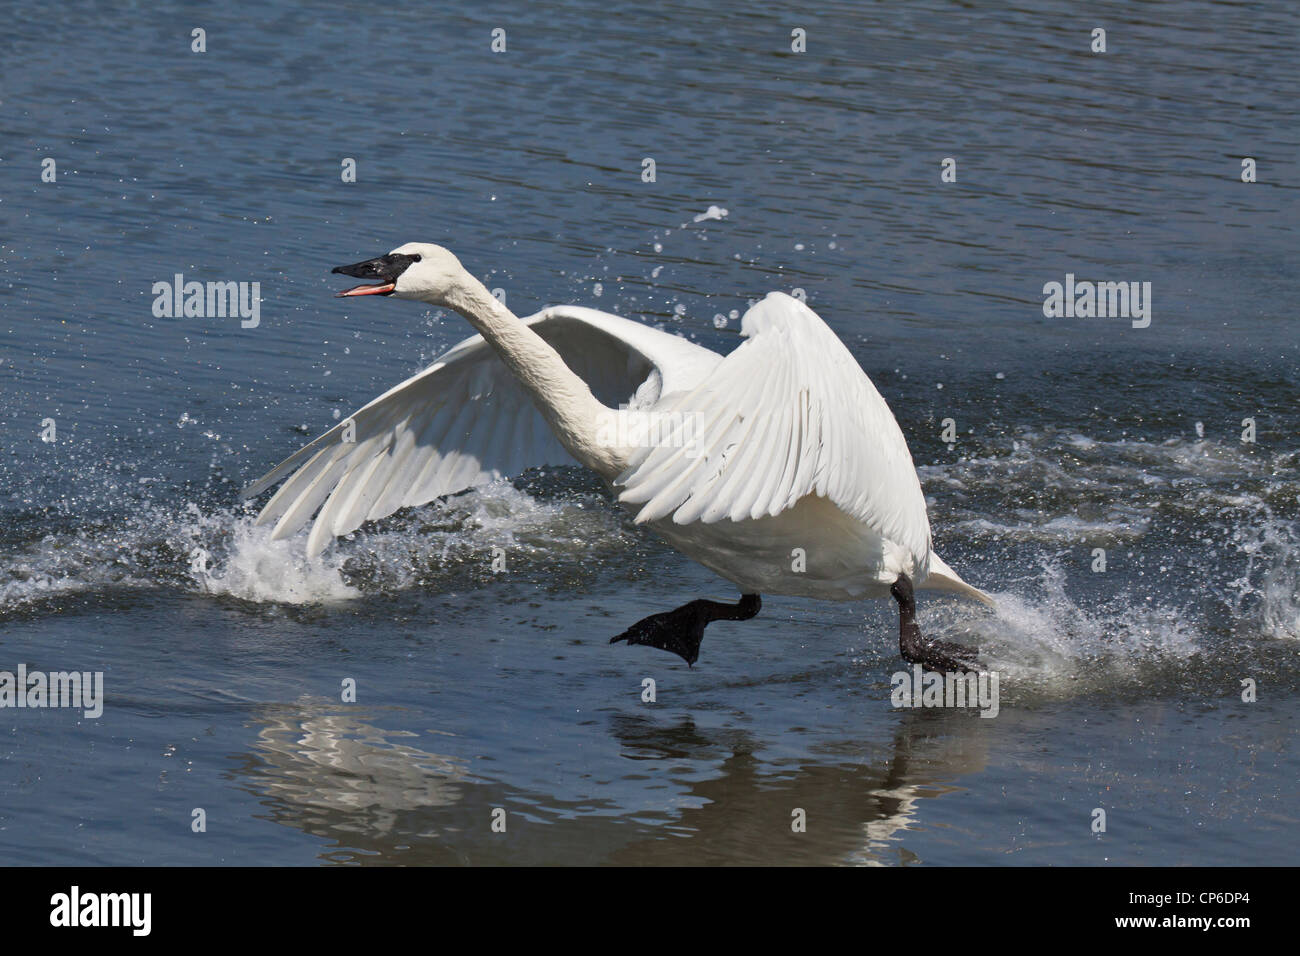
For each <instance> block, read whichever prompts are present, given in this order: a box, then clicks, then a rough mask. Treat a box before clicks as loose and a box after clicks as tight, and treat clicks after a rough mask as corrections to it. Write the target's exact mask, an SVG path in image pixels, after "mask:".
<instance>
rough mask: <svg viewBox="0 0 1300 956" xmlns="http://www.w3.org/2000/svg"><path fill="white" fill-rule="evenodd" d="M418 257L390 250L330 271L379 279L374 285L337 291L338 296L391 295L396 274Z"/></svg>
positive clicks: (362, 277)
mask: <svg viewBox="0 0 1300 956" xmlns="http://www.w3.org/2000/svg"><path fill="white" fill-rule="evenodd" d="M419 259H420V257H419V256H408V255H403V254H402V253H398V252H392V253H389V254H388V255H386V256H380V257H379V258H378V259H367V260H366V261H365V262H357V263H353V264H352V265H350V266H335V267H334V268H333V269H331V270H330V272H338V273H341V274H342V275H345V276H352V277H354V278H357V279H378V280H379V281H378V283H377V284H375V285H359V286H354V287H353V288H351V289H345V290H344V291H342V292H339V293H337V294H338V295H340V296H347V295H392V294H393V288H394V287H395V286H396V285H397V279H398V276H400V275H401V274H402V273H403V272H405V271H406V269H407V267H408V266H409V265H410V264H411V263H412V262H418V261H419Z"/></svg>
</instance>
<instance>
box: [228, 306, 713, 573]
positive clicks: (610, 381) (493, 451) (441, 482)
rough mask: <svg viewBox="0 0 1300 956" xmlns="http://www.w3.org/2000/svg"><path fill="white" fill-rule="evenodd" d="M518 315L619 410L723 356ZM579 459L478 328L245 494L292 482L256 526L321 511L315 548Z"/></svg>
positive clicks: (573, 320)
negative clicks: (415, 508)
mask: <svg viewBox="0 0 1300 956" xmlns="http://www.w3.org/2000/svg"><path fill="white" fill-rule="evenodd" d="M522 321H523V322H524V323H525V324H527V325H528V326H530V327H531V328H532V330H533V331H534V332H536V333H537V334H538V335H540V336H541V337H542V338H543V339H545V340H546V341H547V342H548V343H549V344H550V345H551V346H552V347H553V348H554V349H555V350H556V351H557V352H558V353H559V354H560V356H561V358H562V359H563V360H564V362H565V364H566V365H568V366H569V368H571V369H572V370H573V371H574V372H575V373H577V374H578V375H579V376H581V377H582V378H583V380H584V381H585V382H586V383H587V384H588V386H589V387H590V388H591V390H592V393H593V394H594V395H595V396H596V398H597V399H598V400H600V401H601V402H603V403H605V404H606V405H609V406H612V407H616V406H618V405H619V404H621V403H628V402H630V401H632V400H633V399H634V397H635V398H636V399H637V400H638V401H653V400H657V399H658V397H659V395H660V394H667V393H668V392H670V391H678V392H684V391H688V390H689V389H690V388H692V387H694V385H695V384H696V383H697V382H698V381H699V379H701V378H702V377H703V376H705V375H706V374H707V373H708V372H709V371H711V370H712V369H713V368H714V366H716V365H717V363H718V362H719V361H721V357H720V356H718V355H717V354H716V353H714V352H711V351H709V350H708V349H705V348H703V347H701V346H698V345H695V344H694V343H691V342H688V341H687V340H685V339H683V338H680V337H678V336H675V335H671V334H669V333H667V332H662V331H659V330H657V329H654V328H651V327H650V326H647V325H643V324H641V323H639V322H634V321H631V320H629V319H624V318H621V317H619V316H615V315H609V314H608V313H604V312H599V311H597V310H595V309H587V308H582V307H578V306H560V307H554V308H549V309H546V310H544V311H542V312H539V313H538V314H536V315H534V316H530V317H529V318H526V319H523V320H522ZM345 437H348V438H352V439H354V440H352V441H347V442H345V441H344V438H345ZM571 463H572V459H571V458H570V456H569V453H568V452H567V451H566V450H565V449H564V446H563V445H561V444H560V442H559V440H558V439H556V438H555V436H554V435H553V434H552V432H551V429H550V427H549V425H548V424H547V422H546V419H545V418H544V417H543V416H542V414H541V413H540V412H539V411H538V410H537V408H536V407H535V406H534V405H533V403H532V401H531V399H530V398H529V397H528V395H527V393H526V392H525V391H524V389H523V388H522V387H521V386H520V385H519V383H518V382H517V381H516V380H515V378H514V377H513V375H511V373H510V371H509V370H508V369H507V368H506V366H505V364H504V363H503V362H502V361H501V360H500V358H498V357H497V355H496V353H495V352H494V351H493V350H492V348H491V346H490V345H489V344H488V343H487V341H486V340H484V339H483V337H482V336H480V335H473V336H470V337H469V338H467V339H465V340H464V341H462V342H460V343H459V344H457V345H456V346H454V347H453V348H451V349H449V350H448V351H447V352H445V353H443V354H442V355H441V356H440V357H439V358H438V359H437V360H436V361H435V362H434V363H433V364H432V365H431V366H429V367H428V368H427V369H425V370H424V371H422V372H419V373H417V374H416V375H413V376H411V377H410V378H408V379H407V380H406V381H404V382H402V383H401V384H399V385H397V386H395V387H394V388H392V389H389V390H388V391H387V392H385V393H384V394H382V395H380V396H379V397H378V398H376V399H374V400H373V401H371V402H370V403H368V404H367V405H365V406H363V407H362V408H360V409H358V410H357V411H356V412H354V413H353V414H352V415H350V416H348V417H347V418H346V419H344V420H342V421H340V422H339V423H338V424H337V425H335V426H334V427H333V428H331V429H330V430H329V431H327V432H325V433H324V434H323V435H320V436H319V437H318V438H316V439H314V440H313V441H311V442H310V443H309V444H307V445H305V446H303V447H302V448H301V449H299V450H298V451H297V452H295V453H294V454H292V455H290V456H289V457H288V458H286V459H285V460H284V461H282V462H281V463H280V464H278V465H276V467H275V468H273V469H271V471H269V472H268V473H267V474H265V475H264V476H262V477H261V478H259V479H258V480H257V481H255V482H253V483H252V484H251V485H249V486H248V487H247V488H246V489H245V490H244V497H247V498H251V497H255V496H256V495H259V494H261V493H262V492H264V491H266V490H268V489H269V488H271V487H272V486H274V485H275V484H277V483H278V482H280V481H282V480H284V479H286V478H287V479H288V480H287V481H285V482H284V485H283V486H282V487H281V488H280V490H279V491H278V492H277V493H276V494H275V495H274V496H273V497H272V498H271V499H270V501H268V502H267V504H266V506H265V507H264V508H263V509H262V511H261V513H260V514H259V516H258V519H257V523H258V524H274V529H273V532H272V536H273V537H274V538H277V539H278V538H286V537H289V536H290V535H292V534H294V533H295V532H297V531H298V530H299V529H300V528H302V527H303V526H304V525H305V524H307V523H308V522H309V521H311V519H312V516H313V515H315V516H316V517H315V522H314V524H313V526H312V530H311V534H310V535H309V536H308V543H307V550H308V553H309V554H312V555H315V554H318V553H320V552H321V551H322V550H324V548H325V547H326V545H328V543H329V542H330V540H332V539H333V538H334V537H336V536H338V535H343V534H348V533H350V532H352V531H355V530H356V529H357V528H358V527H360V526H361V525H362V524H363V523H364V522H366V521H370V520H375V519H378V518H382V517H385V516H387V515H390V514H392V513H393V512H394V511H396V510H398V509H399V508H402V507H406V506H411V505H418V504H424V503H425V502H428V501H432V500H433V499H435V498H438V497H441V496H443V495H448V494H454V493H456V492H459V491H464V490H465V489H467V488H471V487H475V486H478V485H482V484H486V483H488V482H490V481H494V480H496V479H499V478H505V477H513V476H516V475H518V474H520V473H522V472H523V471H525V470H527V469H528V468H531V467H540V466H545V465H564V464H571Z"/></svg>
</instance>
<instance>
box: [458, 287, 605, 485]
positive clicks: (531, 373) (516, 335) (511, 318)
mask: <svg viewBox="0 0 1300 956" xmlns="http://www.w3.org/2000/svg"><path fill="white" fill-rule="evenodd" d="M434 304H435V305H446V306H447V307H449V308H451V309H454V310H455V311H456V312H458V313H460V314H461V315H463V316H464V317H465V318H466V319H467V320H468V321H469V324H470V325H472V326H473V327H474V329H475V330H476V331H477V332H478V333H479V334H480V335H481V336H483V338H484V339H485V340H486V341H487V342H488V344H489V345H490V346H492V348H493V349H494V350H495V351H496V353H497V355H498V356H499V357H500V359H501V361H502V362H504V363H505V365H506V368H508V369H509V370H510V372H511V374H512V375H513V376H514V377H515V379H516V380H517V381H518V382H519V384H520V385H522V386H523V388H524V391H525V392H527V393H528V396H529V398H530V399H532V402H533V404H534V405H535V406H536V407H537V409H538V410H539V411H540V412H541V413H542V415H543V417H544V418H545V419H546V421H547V423H548V424H549V425H550V427H551V430H552V431H553V432H554V433H555V436H556V437H557V438H558V439H559V440H560V443H561V444H562V445H564V447H565V448H566V449H567V450H568V452H569V454H571V455H573V457H574V458H576V459H577V460H578V461H579V462H580V463H581V464H583V465H586V466H587V467H588V468H591V469H592V470H593V471H595V472H597V473H598V474H600V475H602V476H604V477H605V478H606V479H609V480H612V479H613V478H614V476H616V475H618V474H619V473H620V472H621V471H622V470H623V468H624V467H625V462H623V461H622V460H621V458H622V456H621V453H620V450H619V449H617V448H615V447H613V446H611V445H610V443H609V442H602V441H600V440H599V438H598V436H600V435H601V434H608V432H606V431H604V430H603V429H602V423H603V422H604V421H605V418H606V416H608V415H610V414H612V411H613V410H612V409H609V408H606V407H605V406H604V405H602V404H601V403H600V402H599V401H597V400H596V397H595V396H594V395H593V394H592V393H591V389H590V388H589V387H588V385H587V383H586V382H584V381H583V380H582V378H581V377H580V376H578V375H577V374H575V373H574V372H573V370H572V369H570V368H569V367H568V366H567V365H566V364H564V359H562V358H561V357H560V353H558V352H557V351H555V349H553V348H552V347H551V346H550V344H549V343H548V342H547V341H546V340H545V339H543V338H542V337H541V336H540V335H538V334H537V333H536V332H534V331H533V330H532V329H530V328H529V327H528V326H527V325H525V324H524V323H523V322H522V321H521V320H520V319H519V318H518V316H516V315H515V314H514V313H512V312H511V311H510V310H509V309H507V308H506V307H505V304H504V303H502V302H501V301H500V300H499V299H497V298H496V297H495V296H493V295H492V294H491V293H490V292H488V290H487V288H486V287H485V286H484V285H483V283H481V282H479V280H478V279H476V278H475V277H474V276H472V275H470V274H469V273H468V272H466V273H465V274H464V275H463V276H462V277H461V280H460V281H459V282H457V283H455V284H454V285H453V286H452V287H451V288H450V289H449V290H448V292H447V293H446V296H445V298H444V299H443V301H441V302H436V303H434Z"/></svg>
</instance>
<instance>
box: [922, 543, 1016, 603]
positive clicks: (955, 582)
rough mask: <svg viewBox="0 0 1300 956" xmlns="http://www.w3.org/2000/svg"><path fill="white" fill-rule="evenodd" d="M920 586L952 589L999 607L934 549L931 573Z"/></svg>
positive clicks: (928, 588)
mask: <svg viewBox="0 0 1300 956" xmlns="http://www.w3.org/2000/svg"><path fill="white" fill-rule="evenodd" d="M917 586H918V587H920V588H922V589H926V590H930V591H952V592H953V593H955V594H961V595H963V596H965V597H968V598H974V599H975V600H976V601H979V602H981V603H983V604H987V605H988V606H989V607H997V604H996V603H995V602H994V600H993V598H991V597H989V596H988V595H987V594H985V593H984V592H983V591H981V590H980V589H979V588H976V587H971V586H970V585H969V584H967V583H966V582H965V581H963V580H962V579H961V575H959V574H958V573H957V572H956V571H954V570H953V569H952V568H950V567H948V565H947V564H946V563H945V562H944V560H943V558H941V557H939V556H938V555H937V554H935V553H934V552H933V551H931V552H930V573H929V574H928V575H926V578H925V580H924V581H923V582H922V583H921V584H919V585H917Z"/></svg>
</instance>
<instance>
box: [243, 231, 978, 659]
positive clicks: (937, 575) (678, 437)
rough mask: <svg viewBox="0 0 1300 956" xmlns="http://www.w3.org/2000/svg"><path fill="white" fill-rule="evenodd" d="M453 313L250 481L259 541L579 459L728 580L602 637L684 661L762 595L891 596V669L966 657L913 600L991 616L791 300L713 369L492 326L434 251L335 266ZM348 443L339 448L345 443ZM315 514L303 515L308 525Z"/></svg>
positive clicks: (872, 412)
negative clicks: (401, 361) (365, 393)
mask: <svg viewBox="0 0 1300 956" xmlns="http://www.w3.org/2000/svg"><path fill="white" fill-rule="evenodd" d="M333 271H334V272H339V273H343V274H344V275H349V276H354V277H357V278H366V279H375V280H378V281H377V282H376V283H375V284H373V285H361V286H357V287H355V288H351V289H348V290H347V291H345V292H340V293H339V295H341V296H360V295H391V296H396V297H397V298H401V299H416V300H418V301H422V302H427V303H429V304H430V305H435V306H444V307H449V308H451V309H454V310H455V311H457V312H459V313H460V314H461V315H463V316H464V317H465V318H466V319H468V320H469V322H470V324H471V325H472V326H474V328H475V329H477V330H478V333H479V334H478V335H475V336H473V337H471V338H468V339H466V340H465V341H463V342H461V343H460V344H459V345H457V346H455V347H454V348H452V349H451V350H450V351H448V352H446V353H445V354H444V355H443V356H442V357H441V358H439V359H438V360H437V361H436V362H435V363H434V364H433V365H432V366H430V367H429V368H427V369H425V370H424V371H423V372H420V373H419V374H418V375H415V376H413V377H411V378H409V379H407V380H406V381H405V382H403V383H402V384H400V385H398V386H397V387H396V388H393V389H391V390H390V391H388V392H386V393H385V394H383V395H381V396H379V397H378V398H376V399H375V400H374V401H372V402H370V404H368V405H366V406H365V407H364V408H362V409H361V410H359V411H358V412H356V413H355V414H353V415H352V416H350V417H349V418H347V419H344V420H343V421H342V422H340V423H339V424H338V425H336V426H334V427H333V428H332V429H330V430H329V431H328V432H326V433H325V434H323V435H321V436H320V437H319V438H317V439H316V440H315V441H313V442H311V443H310V444H309V445H307V446H305V447H304V448H302V449H301V450H299V451H298V452H296V453H295V454H293V455H292V456H290V457H289V458H287V459H286V460H285V461H283V462H281V463H280V464H279V465H278V466H276V467H275V468H274V469H273V470H272V471H271V472H270V473H268V474H267V475H265V476H264V477H263V478H261V479H260V480H258V481H257V482H255V483H254V484H252V485H251V486H249V487H248V488H247V489H246V490H245V495H246V496H250V497H251V496H253V495H257V494H259V493H261V492H262V491H264V490H266V489H267V488H269V487H271V486H272V485H274V484H275V483H276V482H278V481H280V480H281V479H282V478H284V477H285V476H286V475H289V474H290V473H292V477H290V478H289V480H288V481H286V482H285V483H284V485H283V487H281V488H280V490H279V491H278V492H277V493H276V494H275V496H274V497H272V498H271V500H270V501H269V502H268V503H267V505H266V507H265V508H264V509H263V510H262V512H261V515H260V516H259V518H258V522H259V523H260V524H265V523H270V522H274V524H275V527H274V530H273V534H272V536H273V537H274V538H284V537H287V536H288V535H291V534H293V533H294V532H295V531H297V530H298V529H299V528H301V527H302V526H303V525H304V524H306V523H307V522H308V521H309V520H310V519H311V517H312V515H313V514H315V515H316V520H315V523H314V524H313V526H312V529H311V533H310V535H309V536H308V539H307V549H308V552H309V553H310V554H312V555H315V554H318V553H319V552H320V551H321V550H322V549H323V548H324V547H325V546H326V545H327V544H328V543H329V542H330V541H331V540H332V539H333V538H334V537H335V536H336V535H342V534H347V533H349V532H351V531H353V530H355V529H356V528H357V527H359V526H360V525H361V524H362V523H363V522H365V521H368V520H372V519H376V518H382V517H384V516H385V515H389V514H392V513H393V512H394V511H396V510H397V509H399V508H403V507H406V506H409V505H418V504H422V503H424V502H427V501H430V500H432V499H434V498H437V497H439V496H440V495H447V494H451V493H454V492H458V491H462V490H464V489H466V488H470V487H473V486H475V485H478V484H482V483H485V482H488V481H490V480H494V479H497V478H500V477H509V476H514V475H518V474H519V473H521V472H522V471H523V470H525V469H526V468H528V467H531V466H541V465H561V464H567V463H571V462H572V461H573V460H575V459H576V460H577V461H578V462H580V463H581V464H583V465H586V466H587V467H588V468H590V469H592V470H593V471H595V472H596V473H597V474H599V475H600V476H601V477H602V478H604V479H605V481H606V482H608V483H609V485H610V486H611V488H612V489H613V490H614V492H615V493H616V494H617V497H618V500H619V501H620V502H621V503H622V504H623V505H625V506H626V507H628V508H629V509H630V510H632V511H633V512H635V515H636V518H635V520H636V521H637V523H639V524H645V525H648V526H649V527H650V528H651V529H653V530H654V531H655V532H657V533H658V534H659V535H660V536H661V537H663V538H664V539H665V540H666V541H667V542H668V543H669V544H671V545H672V546H673V547H675V548H676V549H677V550H679V551H681V552H682V553H683V554H686V555H687V556H689V557H691V558H693V559H694V560H696V561H698V562H699V563H700V564H703V565H704V566H705V567H707V568H709V569H711V570H713V571H715V572H716V573H718V574H719V575H721V576H722V577H724V578H726V579H727V580H729V581H731V582H733V583H734V584H735V585H736V586H737V587H738V588H739V589H740V592H741V594H742V598H741V600H740V602H739V603H738V604H723V603H719V602H715V601H704V600H697V601H692V602H690V603H689V604H687V605H685V606H684V607H681V608H678V609H676V610H674V611H669V612H666V613H662V614H656V615H653V616H651V617H648V618H646V619H645V620H643V621H640V622H638V623H637V624H636V625H634V626H633V627H631V628H629V629H628V630H627V631H625V632H624V633H623V634H620V635H619V636H618V637H616V638H614V640H615V641H617V640H626V641H628V643H632V644H646V645H649V646H652V647H659V648H663V649H665V650H671V651H673V652H675V653H677V654H680V655H681V656H682V657H683V658H684V659H685V660H686V661H687V663H688V664H693V663H694V661H695V660H696V657H697V656H698V652H699V644H700V640H701V639H702V637H703V633H704V628H705V626H706V625H707V624H709V623H710V622H711V621H714V620H722V619H727V620H745V619H747V618H749V617H752V616H753V615H754V614H756V613H757V612H758V609H759V606H760V600H759V595H760V594H761V593H763V592H767V593H773V594H789V595H799V596H804V597H813V598H824V599H832V600H852V599H857V598H871V597H884V596H885V595H886V594H892V595H893V596H894V598H895V599H896V600H897V601H898V603H899V609H900V629H899V634H900V649H901V651H902V654H903V656H904V657H905V658H906V659H907V660H909V661H914V662H920V663H923V664H927V665H929V666H932V667H935V668H938V669H961V668H963V667H964V666H967V664H968V662H969V661H971V660H973V655H974V653H975V652H974V651H973V650H972V649H970V648H962V647H958V646H956V645H951V644H945V643H943V642H938V641H926V640H924V639H923V638H922V636H921V633H920V629H919V627H918V626H917V624H916V619H915V603H914V600H913V596H912V587H913V585H915V586H917V587H921V588H931V589H936V590H944V591H954V592H957V593H959V594H964V595H966V596H968V597H973V598H976V599H978V600H981V601H984V602H986V603H989V604H991V603H992V601H991V599H989V598H988V596H987V595H985V594H984V593H983V592H982V591H979V590H978V589H976V588H973V587H971V586H970V585H968V584H966V582H964V581H963V580H962V579H961V578H960V577H959V576H958V575H957V573H956V572H955V571H953V570H952V569H951V568H949V567H948V565H946V564H945V563H944V562H943V561H942V560H941V559H940V558H939V556H938V555H937V554H935V553H934V551H933V550H931V546H930V524H929V520H928V518H927V517H926V510H925V498H924V496H923V495H922V492H921V485H920V481H919V480H918V479H917V476H916V470H915V468H914V467H913V465H912V457H911V454H910V453H909V452H908V449H907V442H906V441H905V440H904V438H903V433H902V431H901V430H900V429H899V427H898V423H897V422H896V421H895V420H894V416H893V414H892V413H891V412H890V410H889V407H888V406H887V405H886V404H885V401H884V399H883V398H881V397H880V393H879V392H877V391H876V389H875V386H873V385H872V383H871V381H870V379H868V378H867V376H866V374H865V373H864V372H863V371H862V369H861V367H859V365H858V363H857V362H856V361H854V359H853V356H852V355H851V354H850V353H849V351H848V349H847V348H845V347H844V345H843V343H841V342H840V340H839V339H838V338H836V336H835V334H834V333H833V332H832V331H831V330H830V328H828V327H827V326H826V324H825V323H824V322H823V321H822V320H821V319H820V318H818V316H817V315H816V314H815V313H814V312H813V311H812V310H811V309H809V308H808V307H807V306H806V305H804V304H803V303H801V302H799V301H798V300H796V299H793V298H791V297H790V296H787V295H784V294H783V293H780V292H773V293H771V294H769V295H768V296H767V298H765V299H764V300H763V301H762V302H760V303H759V304H758V305H756V306H754V307H753V308H751V309H750V310H749V311H748V312H746V313H745V316H744V319H743V320H742V333H743V334H744V336H745V337H746V338H747V341H746V342H744V343H743V344H742V345H741V346H740V347H739V348H737V349H736V350H735V351H733V352H731V353H730V354H729V355H726V356H722V355H718V354H717V353H715V352H712V351H710V350H708V349H706V348H703V347H701V346H699V345H695V344H693V343H691V342H688V341H686V340H685V339H683V338H679V337H677V336H675V335H671V334H668V333H666V332H660V331H657V330H655V329H651V328H649V327H647V326H645V325H641V324H640V323H637V322H632V321H629V320H628V319H623V318H619V317H618V316H615V315H608V314H606V313H603V312H597V311H594V310H592V309H585V308H579V307H575V306H561V307H556V308H550V309H546V310H544V311H542V312H539V313H538V314H536V315H534V316H531V317H529V318H526V319H519V318H517V317H515V316H514V315H513V314H511V313H510V312H509V311H508V310H507V309H506V307H505V306H504V305H502V304H501V303H500V302H499V301H497V300H496V299H495V298H493V297H492V296H491V295H490V294H489V293H488V291H487V289H485V288H484V287H483V285H482V283H480V282H479V281H478V280H477V279H475V278H474V277H473V276H472V275H470V274H469V272H467V271H466V270H465V269H464V267H462V266H461V264H460V262H459V261H458V260H457V259H456V257H455V256H453V255H452V254H451V253H450V252H448V251H447V250H446V249H443V248H442V247H440V246H436V245H431V244H427V243H408V244H406V245H404V246H400V247H398V248H397V249H394V250H393V251H392V252H391V253H389V254H388V255H386V256H381V257H379V258H377V259H370V260H367V261H365V262H360V263H357V264H355V265H351V266H340V267H338V268H336V269H334V270H333ZM350 439H351V440H350ZM318 509H319V513H318V514H317V511H318Z"/></svg>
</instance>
